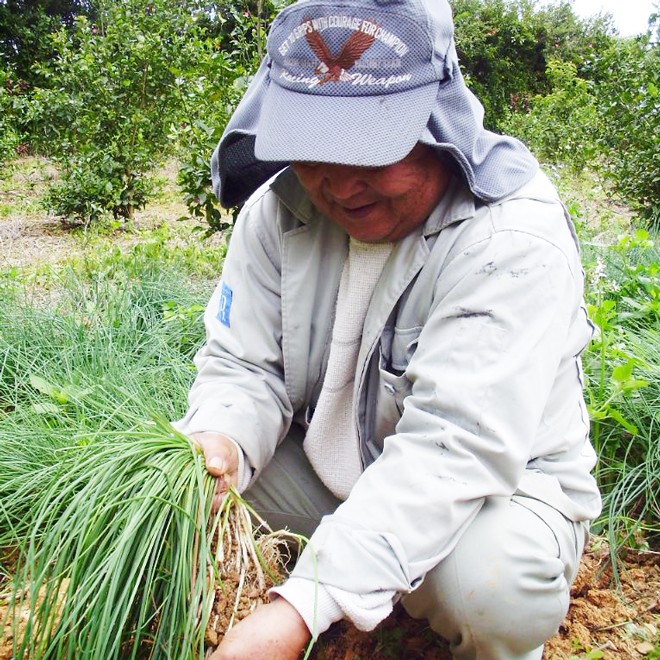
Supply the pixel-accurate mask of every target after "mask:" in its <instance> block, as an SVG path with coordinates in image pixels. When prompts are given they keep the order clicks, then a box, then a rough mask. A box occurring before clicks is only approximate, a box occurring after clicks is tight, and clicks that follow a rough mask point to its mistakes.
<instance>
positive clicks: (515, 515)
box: [245, 433, 588, 660]
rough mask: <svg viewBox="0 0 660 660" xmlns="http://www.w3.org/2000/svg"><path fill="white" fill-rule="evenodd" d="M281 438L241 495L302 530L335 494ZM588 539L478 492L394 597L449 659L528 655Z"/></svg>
mask: <svg viewBox="0 0 660 660" xmlns="http://www.w3.org/2000/svg"><path fill="white" fill-rule="evenodd" d="M292 435H293V436H294V437H293V438H292V437H289V438H287V439H286V440H285V441H284V442H283V443H282V444H281V445H280V447H279V448H278V450H277V452H276V453H275V456H274V458H273V460H272V461H271V463H270V464H269V465H268V467H267V468H266V469H265V470H264V472H263V474H262V476H261V477H260V479H259V481H258V482H257V483H256V484H255V485H254V486H253V487H252V488H251V489H250V490H249V491H248V492H247V493H246V494H245V496H246V498H247V499H248V500H249V501H250V502H251V503H252V505H253V506H254V507H255V509H256V510H257V512H258V513H259V514H260V515H261V516H262V517H263V518H264V519H265V520H266V521H267V522H268V523H269V525H270V526H271V528H272V529H283V528H285V527H286V528H288V529H289V530H291V531H293V532H296V533H299V534H302V535H304V536H307V537H310V536H311V535H312V533H313V532H314V530H315V529H316V527H317V525H318V524H319V522H320V520H321V518H322V517H323V516H324V515H326V514H329V513H332V512H333V511H334V510H335V508H336V507H337V506H338V505H339V504H340V501H339V500H338V499H336V498H335V497H334V495H332V493H330V491H328V490H327V488H325V486H324V485H323V484H322V483H321V481H320V480H319V478H318V477H317V476H316V474H315V473H314V471H313V469H312V467H311V465H310V463H309V461H308V460H307V458H306V456H305V454H304V452H303V449H302V437H295V436H296V434H295V433H294V434H292ZM587 537H588V527H587V525H586V524H584V523H573V522H571V521H569V520H568V519H567V518H565V517H564V516H563V515H562V514H561V513H559V512H558V511H557V510H556V509H554V508H552V507H551V506H549V505H547V504H544V503H543V502H540V501H538V500H535V499H531V498H528V497H523V496H518V495H514V496H513V497H510V498H509V497H492V498H487V499H486V502H485V503H484V506H483V507H482V509H481V511H480V512H479V514H478V515H477V516H476V518H475V519H474V521H473V522H472V524H471V525H470V526H469V527H468V529H467V530H466V531H465V533H464V534H463V536H462V538H461V540H460V541H459V543H458V545H457V546H456V548H455V549H454V550H453V551H452V553H451V554H450V555H448V556H447V557H446V558H445V559H444V560H443V561H442V562H441V563H440V564H438V565H437V566H436V567H435V568H434V569H432V570H431V571H430V572H429V573H427V575H426V577H425V578H424V581H423V583H422V584H421V585H420V586H419V587H418V588H417V589H416V590H415V591H413V592H412V593H410V594H408V595H406V596H404V597H403V600H402V602H403V606H404V607H405V609H406V611H407V612H408V613H409V614H410V615H411V616H412V617H414V618H416V619H422V618H424V619H427V620H428V621H429V625H430V626H431V628H432V629H433V630H435V631H436V632H438V633H439V634H440V635H441V636H442V637H443V638H445V639H446V640H448V641H449V644H450V648H451V651H452V654H453V657H454V658H456V659H457V660H467V659H472V658H475V659H477V660H509V659H510V660H513V659H520V660H523V659H524V660H536V659H539V658H541V657H542V655H543V644H544V643H545V641H546V640H547V639H548V638H549V637H551V636H552V635H553V634H554V633H555V632H556V631H557V629H558V628H559V625H560V624H561V622H562V620H563V618H564V616H565V615H566V612H567V610H568V605H569V597H570V596H569V588H570V584H571V582H572V581H573V579H574V578H575V575H576V573H577V569H578V564H579V561H580V556H581V555H582V551H583V548H584V544H585V542H586V539H587Z"/></svg>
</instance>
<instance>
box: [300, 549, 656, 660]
mask: <svg viewBox="0 0 660 660" xmlns="http://www.w3.org/2000/svg"><path fill="white" fill-rule="evenodd" d="M609 559H610V553H609V550H608V547H607V544H606V543H604V542H602V541H601V540H600V539H594V542H593V543H592V545H591V547H590V548H589V549H588V550H587V552H586V553H585V554H584V556H583V558H582V562H581V566H580V571H579V573H578V576H577V578H576V580H575V582H574V584H573V587H572V589H571V605H570V608H569V611H568V614H567V616H566V618H565V619H564V622H563V623H562V625H561V627H560V628H559V631H558V632H557V634H556V635H555V636H554V637H552V639H550V640H549V641H548V643H547V644H546V647H545V652H544V655H543V658H544V660H550V659H562V660H563V659H569V658H570V659H573V658H585V659H586V660H595V659H596V658H603V659H604V660H615V659H621V658H658V657H660V654H659V651H660V552H650V551H646V552H641V551H640V552H636V551H628V552H627V553H626V554H625V556H624V557H623V558H622V559H621V561H620V562H619V564H618V571H619V579H620V588H616V587H615V586H614V578H613V575H612V565H611V563H610V561H609ZM654 649H655V650H654ZM311 658H313V660H349V659H350V660H357V659H358V658H361V659H363V660H364V659H366V658H369V660H394V659H396V660H451V653H450V651H449V645H448V644H447V643H446V642H445V641H444V640H442V639H439V638H438V637H437V635H435V634H434V633H433V632H432V631H431V630H430V629H429V628H428V625H427V623H426V622H425V621H415V620H413V619H411V618H410V617H409V616H408V615H407V614H406V613H405V611H404V610H403V608H402V607H400V606H399V607H397V608H395V610H394V612H393V613H392V614H391V615H390V616H389V617H388V618H387V619H386V620H385V621H383V622H382V623H381V624H380V625H379V626H378V628H377V629H376V630H375V631H373V632H371V633H364V632H360V631H358V630H356V629H355V628H353V627H352V626H350V625H348V624H346V623H344V622H340V623H338V624H335V625H334V626H333V627H332V628H330V630H328V631H327V632H326V633H325V634H324V635H321V637H320V638H319V641H318V643H317V645H316V648H315V650H314V651H313V652H312V654H311Z"/></svg>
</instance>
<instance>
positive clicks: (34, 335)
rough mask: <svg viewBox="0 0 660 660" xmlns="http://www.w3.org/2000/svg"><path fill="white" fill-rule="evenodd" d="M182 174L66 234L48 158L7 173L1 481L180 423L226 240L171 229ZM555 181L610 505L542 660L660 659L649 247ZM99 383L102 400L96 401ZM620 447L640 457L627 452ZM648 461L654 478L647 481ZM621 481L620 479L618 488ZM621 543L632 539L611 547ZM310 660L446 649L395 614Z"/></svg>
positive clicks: (2, 595) (659, 293)
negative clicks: (138, 431) (152, 195)
mask: <svg viewBox="0 0 660 660" xmlns="http://www.w3.org/2000/svg"><path fill="white" fill-rule="evenodd" d="M175 171H176V168H175V166H174V165H170V166H168V167H167V168H166V169H164V170H163V171H162V172H161V176H162V178H163V185H162V190H161V192H160V194H159V196H158V198H157V199H156V200H155V201H153V202H152V203H150V204H148V205H147V206H146V208H145V209H143V210H141V211H138V212H136V215H135V218H134V220H133V221H132V222H131V224H130V225H124V224H122V223H109V224H105V225H102V226H94V227H90V228H87V229H86V230H85V229H83V228H76V229H73V228H71V227H68V226H65V225H63V224H62V223H61V221H60V220H59V219H57V218H55V217H51V216H48V215H47V214H46V213H45V211H44V210H43V209H42V208H41V207H40V205H39V203H38V200H39V198H40V196H41V194H42V192H43V190H44V187H45V185H46V183H47V182H48V180H49V179H51V178H53V177H55V176H57V173H56V171H55V170H54V169H53V168H52V167H51V166H50V165H49V164H48V162H47V161H44V160H39V159H35V158H25V159H22V160H20V161H18V162H17V163H15V164H14V165H13V166H11V167H10V168H9V169H8V170H7V172H8V173H7V175H6V176H5V177H4V179H2V180H1V181H0V296H1V297H2V302H0V388H1V389H0V456H1V457H0V470H4V472H3V473H2V475H1V477H2V479H8V478H9V477H8V476H7V475H10V476H11V478H13V479H15V480H16V481H15V482H14V483H19V479H20V480H22V482H24V483H25V482H27V480H28V479H29V475H30V474H31V473H33V474H34V475H35V481H34V486H33V488H34V490H35V492H36V490H37V489H38V488H39V484H41V483H45V481H39V480H44V479H46V476H45V473H44V469H43V468H44V466H48V467H49V468H50V469H51V470H55V468H56V466H57V464H58V460H59V458H58V457H59V456H61V455H67V456H68V459H67V460H71V449H72V448H73V449H76V448H77V449H79V450H80V451H81V452H82V451H83V450H84V449H85V448H86V447H88V446H89V445H90V444H91V443H93V442H100V443H107V441H108V439H112V438H113V437H114V436H113V434H115V435H116V434H118V433H119V432H120V431H121V429H123V428H128V426H132V427H135V428H138V427H140V425H141V424H142V423H143V422H144V420H145V419H148V418H149V416H150V415H158V416H162V417H163V418H164V419H176V418H177V416H178V415H180V414H181V413H182V412H183V410H184V409H185V394H186V390H187V387H188V385H189V383H190V382H191V379H192V377H193V370H192V363H191V359H192V355H193V354H194V351H195V349H196V347H197V346H199V345H200V342H201V340H202V333H203V329H202V326H201V321H200V316H201V312H202V310H203V305H204V303H205V301H206V299H207V297H208V295H209V294H210V292H211V290H212V287H213V285H214V283H215V281H216V280H217V278H218V276H219V273H220V268H221V263H222V259H223V256H224V252H225V249H226V239H225V237H223V236H222V235H220V234H214V235H212V236H210V237H208V238H204V234H203V232H200V231H198V230H196V224H197V223H196V221H195V220H190V219H189V220H183V221H182V220H179V218H180V217H181V216H183V215H184V214H185V205H184V204H183V203H181V202H180V201H179V198H178V194H177V191H176V186H175V184H174V178H175ZM551 174H552V175H553V176H557V177H559V174H557V173H556V172H555V173H553V172H551ZM558 181H559V184H560V188H562V190H563V193H564V197H565V199H566V201H567V204H568V206H569V209H570V210H571V213H572V214H573V216H574V218H575V219H576V222H577V224H578V229H579V232H580V236H581V239H582V243H583V253H584V262H585V269H586V271H587V277H588V282H589V284H588V286H589V287H590V291H589V301H590V304H591V305H592V307H591V310H592V316H593V317H594V320H595V321H596V323H597V324H598V326H599V328H600V333H599V335H598V337H597V341H596V343H595V344H594V347H593V349H591V350H590V352H589V354H588V355H586V356H585V371H586V373H587V375H588V376H589V377H590V378H591V381H590V385H589V390H588V399H589V402H590V407H591V410H592V413H593V418H594V422H595V424H594V434H595V443H596V445H597V447H598V448H599V451H600V453H601V456H602V457H603V463H602V470H603V472H602V475H601V478H602V480H603V483H604V485H605V486H606V488H607V489H608V492H614V493H616V494H617V497H616V498H614V501H613V503H611V505H610V506H609V508H606V511H605V517H604V519H603V521H601V522H600V525H599V526H598V529H596V530H595V534H594V536H593V538H592V543H591V546H590V548H589V550H588V552H587V553H586V555H585V557H584V560H583V562H582V568H581V571H580V574H579V576H578V579H577V581H576V583H575V585H574V588H573V598H572V604H571V609H570V611H569V614H568V616H567V618H566V620H565V622H564V624H563V625H562V627H561V629H560V631H559V633H558V634H557V635H556V636H555V637H554V638H553V639H552V640H551V641H550V643H549V644H548V646H547V649H546V653H545V658H566V659H569V658H584V659H586V660H596V659H597V658H605V659H610V658H612V659H614V658H644V657H645V658H659V657H660V545H659V541H658V518H657V516H658V507H657V500H656V499H654V497H655V495H654V493H656V492H657V478H658V474H659V472H658V469H659V464H660V457H659V456H658V454H659V453H660V450H659V449H658V447H657V444H658V443H657V440H658V426H657V425H658V422H660V419H659V418H658V410H659V408H660V407H659V405H658V397H659V394H658V388H659V387H660V359H659V357H660V340H659V338H658V330H659V327H658V318H659V311H658V306H659V304H660V276H659V270H660V265H659V258H658V250H657V248H656V247H655V243H657V239H656V241H655V243H654V237H653V236H652V235H650V234H649V233H647V232H641V233H640V232H638V231H637V230H636V229H635V228H634V227H633V226H632V224H631V218H630V214H628V213H627V212H625V211H624V210H622V209H620V208H617V207H616V206H613V205H611V204H610V203H609V202H608V201H607V200H606V198H605V196H604V193H603V191H599V190H598V189H597V188H596V187H594V186H592V185H591V184H590V183H589V182H588V181H587V183H584V182H582V183H581V184H580V185H575V186H573V185H571V183H570V181H566V180H565V179H564V178H563V177H561V178H559V179H558ZM607 301H610V303H612V304H610V303H608V302H607ZM2 315H5V318H4V320H3V319H2ZM12 321H14V323H12ZM629 328H632V330H629ZM101 388H103V389H102V392H103V394H104V396H107V397H108V398H107V399H105V400H104V399H103V398H102V397H98V396H97V392H99V391H101ZM122 397H123V398H122ZM140 428H141V427H140ZM12 434H13V435H12ZM12 437H13V439H14V440H16V442H12V441H11V439H12ZM44 437H46V438H47V439H48V438H49V437H50V445H49V449H48V452H50V453H49V454H48V456H46V455H45V452H46V449H45V445H44V444H40V443H43V439H44ZM30 443H33V444H32V445H31V444H30ZM624 445H625V446H628V445H629V447H638V448H639V451H638V452H635V451H632V450H627V449H626V450H625V451H623V452H622V447H624ZM31 447H34V448H35V450H34V451H32V449H31ZM77 449H76V450H77ZM12 461H14V463H13V464H12ZM630 461H632V462H630ZM644 465H645V466H647V468H648V470H647V472H646V473H640V470H639V469H638V467H639V466H644ZM11 470H13V472H12V471H11ZM649 474H650V476H649ZM37 475H38V479H37ZM5 483H9V482H5ZM617 484H623V486H626V485H627V487H626V488H623V487H622V488H621V490H616V485H617ZM3 488H4V487H3V484H2V483H0V514H1V515H2V516H4V518H6V519H7V520H10V521H11V523H10V524H6V523H3V524H2V527H0V535H1V536H0V624H1V625H2V626H3V627H2V629H1V632H2V636H1V639H0V660H9V659H10V658H12V657H13V653H14V651H13V646H12V643H13V639H12V632H11V628H10V627H9V626H8V625H7V622H6V619H7V614H8V607H9V602H10V594H11V593H12V586H13V579H14V574H13V569H14V568H15V559H16V555H15V554H14V550H15V548H14V547H12V545H11V543H10V541H9V540H10V539H11V538H14V539H18V538H19V537H20V533H21V529H20V520H17V519H16V518H14V516H13V512H11V511H6V510H5V504H6V503H7V502H9V501H10V499H9V498H10V497H12V495H11V493H9V492H8V491H7V490H3ZM627 496H629V497H628V500H627V499H626V497H627ZM14 501H15V500H11V502H14ZM621 503H623V504H624V505H625V506H624V508H623V509H622V510H621V511H618V510H617V509H616V508H615V505H616V506H619V505H621ZM654 507H655V508H654ZM29 511H30V509H29V508H26V509H25V516H26V517H27V516H28V514H29ZM8 514H9V515H8ZM26 519H27V518H26ZM12 535H13V536H12ZM613 539H614V540H615V541H616V540H617V539H623V541H625V543H623V542H622V544H621V547H616V546H613V545H612V543H611V541H612V540H613ZM613 555H616V556H617V562H616V564H615V566H616V569H617V571H616V574H613V572H612V564H611V561H610V560H611V558H612V556H613ZM617 581H618V582H619V584H620V586H618V587H617V584H616V583H617ZM310 657H312V658H316V660H340V659H342V660H343V659H349V658H355V659H357V658H367V657H370V658H373V659H377V660H380V659H383V660H385V659H387V658H410V659H413V658H420V659H425V660H430V659H434V658H437V659H445V658H450V655H449V652H448V647H447V646H446V645H445V644H442V643H440V642H438V641H437V640H436V639H435V638H434V637H433V636H432V635H431V634H430V633H429V631H428V629H427V628H426V625H425V623H423V622H415V621H412V620H410V619H409V618H408V617H407V616H406V615H405V614H404V613H403V612H402V610H401V609H399V608H397V609H395V611H394V613H393V614H392V615H391V616H390V617H389V618H388V619H387V620H386V621H385V622H383V623H382V624H381V625H380V626H379V627H378V629H377V630H376V631H374V632H372V633H360V632H357V631H355V630H353V629H350V628H349V627H348V626H347V625H345V624H337V625H335V626H333V628H331V629H330V630H329V631H328V632H327V633H325V634H324V635H322V636H321V638H320V640H319V642H318V643H317V645H316V646H315V647H314V649H313V650H312V652H311V655H310Z"/></svg>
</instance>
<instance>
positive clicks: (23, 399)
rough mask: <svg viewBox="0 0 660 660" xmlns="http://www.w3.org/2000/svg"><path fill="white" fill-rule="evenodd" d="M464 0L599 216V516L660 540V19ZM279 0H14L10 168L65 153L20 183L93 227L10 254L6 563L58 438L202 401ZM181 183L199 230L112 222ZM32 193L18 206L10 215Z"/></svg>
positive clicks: (591, 238) (3, 310)
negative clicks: (227, 192)
mask: <svg viewBox="0 0 660 660" xmlns="http://www.w3.org/2000/svg"><path fill="white" fill-rule="evenodd" d="M452 5H453V9H454V13H455V21H456V37H457V47H458V50H459V54H460V57H461V63H462V67H463V70H464V73H465V76H466V79H467V81H468V84H469V85H470V86H471V87H472V89H473V90H474V91H475V92H476V94H477V96H478V97H479V98H480V99H481V100H482V102H483V104H484V106H485V108H486V121H487V124H488V126H489V127H490V128H491V129H492V130H496V131H503V132H508V133H512V134H514V135H516V136H518V137H520V138H521V139H522V140H524V141H525V142H526V143H527V144H529V145H530V147H531V148H532V149H533V150H534V151H535V153H536V154H537V155H538V156H539V158H540V160H541V161H542V163H543V166H544V168H545V169H546V171H548V173H549V174H550V175H551V176H552V177H553V178H554V180H555V181H556V183H557V185H558V186H559V187H560V189H561V191H562V194H563V197H564V199H565V201H566V203H567V205H568V207H569V210H570V211H571V214H572V216H573V218H574V221H575V223H576V225H577V229H578V232H579V235H580V238H581V242H582V246H583V261H584V266H585V271H586V274H587V298H588V304H589V309H590V314H591V317H592V319H593V321H594V323H595V325H596V336H595V339H594V342H593V343H592V345H591V346H590V348H589V350H588V351H587V353H586V355H585V356H584V369H585V387H586V393H587V399H588V405H589V408H590V412H591V417H592V420H593V423H592V428H593V433H592V436H593V441H594V445H595V447H596V449H597V451H598V453H599V457H600V461H599V465H598V468H597V478H598V480H599V483H600V485H601V488H602V491H603V494H604V497H605V507H604V511H603V515H602V516H601V518H600V520H599V521H598V522H597V524H596V526H595V531H596V532H599V533H602V534H605V535H607V537H608V540H609V541H610V546H611V548H612V551H613V553H614V554H615V555H616V553H618V552H619V551H620V550H621V549H622V548H627V547H641V548H653V549H656V550H658V549H660V501H659V499H660V498H659V496H658V492H660V488H659V487H658V486H659V480H660V442H659V438H660V430H659V425H660V412H659V411H660V256H659V249H660V248H658V238H657V236H658V229H659V227H660V189H659V187H660V155H659V153H660V144H659V141H660V120H659V113H660V89H659V86H660V83H659V81H660V49H659V48H658V46H657V43H658V41H659V40H660V21H659V20H658V16H657V14H656V15H654V16H652V17H651V20H650V23H649V29H648V32H647V33H646V34H643V35H639V36H638V37H635V38H627V39H623V38H620V37H619V36H618V35H617V34H616V33H615V31H614V30H613V28H612V25H611V24H610V23H609V22H608V20H607V18H603V17H600V18H597V19H593V20H590V21H584V20H581V19H579V18H578V17H576V16H575V14H574V13H573V11H572V9H571V5H570V3H569V2H566V1H559V2H557V3H555V4H551V5H548V6H545V5H543V6H541V5H540V4H537V3H535V2H533V1H532V0H453V1H452ZM277 9H278V5H277V4H276V3H273V2H270V0H249V1H248V0H245V1H244V2H241V1H240V0H236V1H233V2H230V1H218V2H213V1H211V0H180V1H178V2H166V0H90V1H88V2H78V1H75V0H3V1H0V61H1V62H2V69H1V70H0V172H1V174H2V178H3V182H7V181H9V180H10V179H11V176H12V174H13V173H15V172H16V171H19V170H20V168H21V167H23V165H22V163H24V162H26V160H25V157H26V156H29V157H31V158H39V162H41V163H44V162H46V163H50V164H51V165H52V166H53V168H54V171H55V174H54V175H53V176H52V177H51V178H50V183H49V187H48V190H47V191H46V192H45V194H43V195H40V196H39V198H38V199H36V198H34V199H30V200H29V202H25V203H29V204H30V205H31V208H32V209H33V211H35V212H36V211H37V210H38V205H41V207H40V208H41V210H40V211H39V212H42V213H43V214H45V215H46V214H47V215H48V217H59V218H61V219H62V222H63V223H66V225H67V227H69V231H71V232H74V233H75V232H78V233H79V234H80V235H81V236H83V237H85V240H92V239H91V238H90V237H92V236H96V237H97V239H99V242H93V249H91V250H88V251H86V252H85V254H84V256H82V257H80V256H71V257H69V258H67V259H64V260H63V261H61V262H60V263H58V265H57V266H44V265H42V266H35V265H30V266H26V267H18V266H15V265H12V264H9V265H7V266H6V267H2V268H0V582H1V581H2V575H3V573H4V574H9V573H10V572H11V569H12V567H13V566H14V563H15V560H16V554H15V553H16V552H17V548H21V547H22V543H23V542H24V540H25V539H26V537H27V535H28V532H29V528H30V521H31V519H32V518H31V516H33V515H34V512H35V510H36V509H35V503H34V501H33V500H34V498H33V493H34V492H35V491H38V490H40V489H41V488H43V489H44V492H47V485H48V483H51V479H52V478H53V475H56V474H57V472H58V470H62V469H64V467H63V466H64V465H65V464H66V461H64V462H63V457H68V458H67V459H66V460H70V456H71V451H72V449H73V450H76V448H81V447H82V448H84V447H88V446H89V445H90V444H94V443H101V444H103V443H112V442H114V441H115V440H116V438H117V434H119V433H122V432H125V431H126V430H127V429H133V430H140V432H143V431H144V429H145V428H148V427H149V423H150V422H149V420H150V419H152V418H153V417H154V416H155V415H160V416H162V417H164V418H168V419H174V418H176V417H177V416H178V415H179V414H180V413H181V412H182V409H183V407H184V406H185V397H186V391H187V388H188V386H189V384H190V382H191V380H192V377H193V370H192V364H191V358H192V355H193V354H194V352H195V350H196V348H197V347H198V346H199V345H200V343H201V342H202V340H203V328H202V324H201V312H202V310H203V305H204V303H205V301H206V299H207V297H208V295H209V292H210V289H211V287H212V285H213V281H214V280H215V278H216V277H217V274H218V273H219V268H220V264H221V261H222V258H223V255H224V249H225V248H224V246H225V245H226V240H228V238H229V235H230V231H231V222H232V221H231V215H230V214H227V213H223V212H221V210H220V209H219V207H218V206H217V204H216V202H215V200H214V197H213V195H212V193H211V190H210V176H209V166H208V163H209V158H210V154H211V151H212V149H213V147H214V146H215V144H216V143H217V140H218V139H219V137H220V134H221V132H222V129H223V127H224V125H225V123H226V121H227V118H228V117H229V116H230V114H231V112H232V110H233V108H234V107H235V106H236V104H237V102H238V100H239V99H240V97H241V94H242V93H243V91H244V89H245V87H246V85H247V83H248V81H249V79H250V75H251V74H252V72H253V71H254V70H255V69H256V66H257V64H258V62H259V60H260V58H261V56H262V54H263V47H264V39H265V35H266V31H267V27H268V25H269V23H270V21H271V20H272V17H273V16H274V14H275V13H276V11H277ZM165 162H175V163H177V172H178V174H177V182H178V191H174V192H172V191H171V190H168V191H166V192H165V193H164V192H163V190H162V177H161V176H160V173H161V172H162V166H163V164H164V163H165ZM7 185H9V184H7ZM3 186H4V183H3ZM4 189H5V188H3V190H4ZM164 194H165V195H167V196H172V195H174V196H176V197H177V198H178V199H179V200H180V201H182V202H183V205H184V208H185V209H186V214H187V215H188V216H192V217H195V218H197V221H196V222H197V225H198V228H199V229H201V230H202V233H201V234H200V233H199V232H197V233H196V234H195V233H193V234H188V233H185V236H184V235H183V234H181V232H182V231H183V229H177V228H174V229H173V228H172V227H168V226H163V227H160V228H158V229H156V230H155V231H153V232H152V233H151V234H149V236H148V237H147V238H146V239H144V240H141V241H140V242H138V243H135V244H133V245H132V246H131V247H129V248H126V247H125V246H122V247H120V246H118V245H113V236H116V234H115V233H113V231H114V230H116V229H117V228H118V227H121V228H122V229H124V230H131V228H132V227H133V225H132V221H133V219H134V215H135V213H136V212H137V211H138V210H139V209H141V208H143V207H144V206H145V205H146V204H148V203H153V200H154V199H157V200H158V199H159V200H162V199H163V195H164ZM613 210H615V211H616V213H615V212H613ZM16 212H17V209H16V207H14V206H11V205H9V206H7V207H0V216H2V217H0V223H1V222H2V221H3V220H2V219H3V218H4V219H11V217H12V214H14V213H16ZM0 226H1V224H0ZM183 226H184V225H183V223H182V224H181V227H183ZM133 230H134V229H133ZM212 234H213V236H211V235H212ZM221 234H222V235H223V236H224V237H225V240H220V241H218V240H217V239H218V236H219V235H221ZM204 236H206V238H204ZM95 240H96V239H95ZM46 249H47V248H46ZM26 483H29V486H26Z"/></svg>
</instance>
